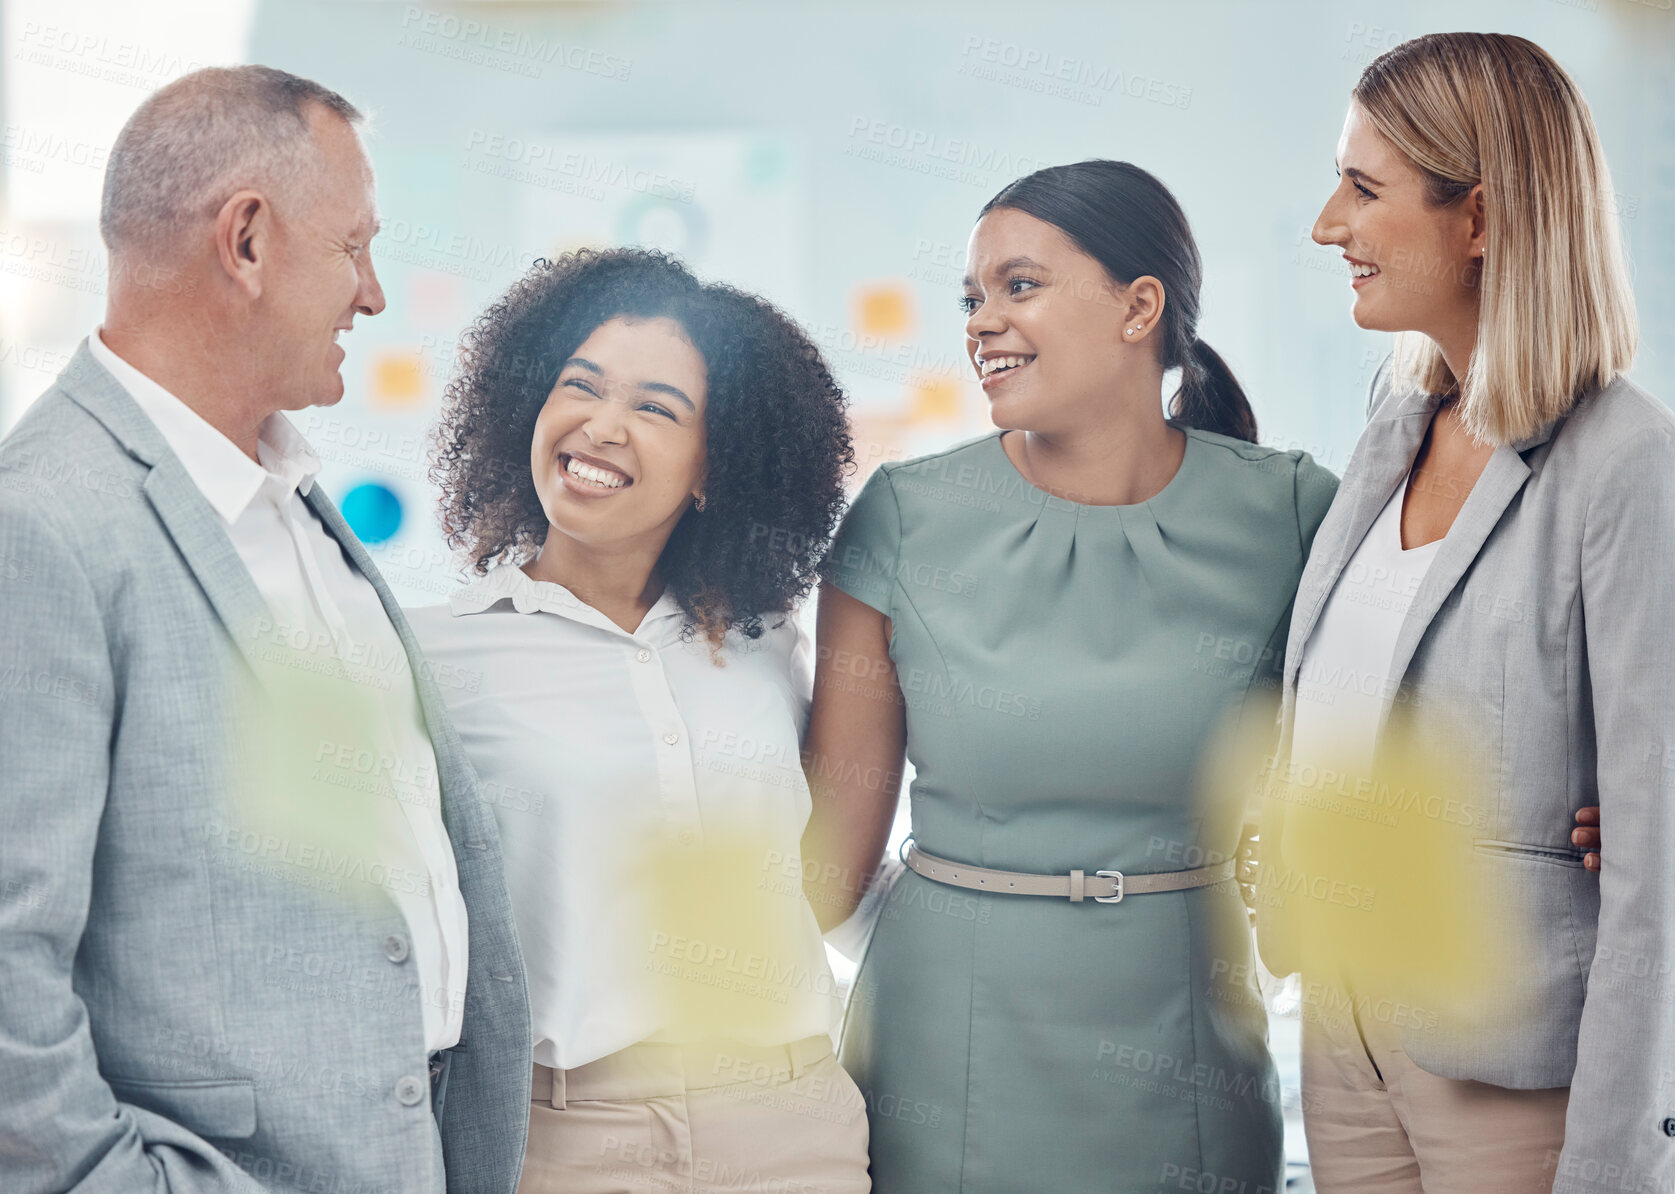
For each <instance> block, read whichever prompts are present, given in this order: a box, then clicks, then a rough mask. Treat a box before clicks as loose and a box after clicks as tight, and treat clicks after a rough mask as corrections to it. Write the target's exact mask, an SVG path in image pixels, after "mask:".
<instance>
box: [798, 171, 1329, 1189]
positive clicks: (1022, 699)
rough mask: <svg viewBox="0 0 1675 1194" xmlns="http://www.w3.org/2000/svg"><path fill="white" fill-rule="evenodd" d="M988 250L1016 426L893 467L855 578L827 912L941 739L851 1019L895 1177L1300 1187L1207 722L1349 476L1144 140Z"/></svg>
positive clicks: (985, 338)
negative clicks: (1277, 397)
mask: <svg viewBox="0 0 1675 1194" xmlns="http://www.w3.org/2000/svg"><path fill="white" fill-rule="evenodd" d="M967 259H968V262H969V265H970V269H969V273H968V275H967V277H966V279H965V283H964V294H963V298H962V305H963V307H964V309H965V310H966V311H967V312H968V315H969V320H968V322H967V324H966V337H967V345H966V347H967V350H968V353H969V355H970V358H971V361H972V364H973V367H974V368H975V369H976V370H977V372H978V373H979V374H980V375H981V377H982V385H983V389H984V391H985V393H986V394H987V396H988V398H989V402H990V412H991V415H992V417H993V419H994V422H995V425H996V427H997V428H999V429H1000V430H997V431H996V432H994V433H992V434H989V435H985V436H983V437H981V438H978V439H975V440H972V441H970V442H968V443H964V444H961V445H958V446H956V447H954V448H951V449H949V450H947V451H944V452H939V453H935V454H933V455H930V456H926V457H922V458H920V459H917V460H910V461H905V462H901V463H894V464H886V465H884V466H882V467H881V468H879V469H878V471H877V472H876V473H875V474H874V475H873V476H872V477H871V478H870V480H869V481H868V482H867V484H866V485H865V487H864V488H863V490H862V492H861V493H860V494H859V495H858V496H857V498H856V500H855V502H854V504H853V506H852V507H851V509H850V512H849V514H848V516H847V518H846V520H845V522H844V525H843V528H842V530H841V531H840V532H839V537H838V539H837V541H836V543H835V544H834V546H833V549H832V553H831V555H830V557H829V560H828V574H827V582H826V584H825V585H824V586H823V588H822V591H821V597H820V609H819V660H818V665H817V675H816V681H815V704H814V710H813V713H812V717H811V722H810V728H809V735H808V741H807V744H806V748H805V750H806V753H805V766H806V769H807V771H808V774H809V779H810V783H811V786H812V788H813V796H814V811H813V818H812V820H811V822H810V825H809V829H808V833H807V836H806V838H805V842H804V847H805V849H804V857H805V862H806V863H807V870H806V871H805V873H806V874H808V875H810V876H815V877H816V878H814V879H812V880H811V882H810V883H809V890H810V896H811V899H812V900H813V901H814V904H815V908H816V911H817V914H818V915H819V916H820V919H821V921H822V924H823V926H824V927H830V926H832V925H834V924H836V923H838V922H841V921H842V920H843V919H844V918H845V917H846V916H847V915H848V914H849V913H850V911H851V910H852V909H853V907H854V906H855V902H856V900H857V898H858V894H859V892H860V890H862V889H864V888H865V886H866V885H867V883H868V882H869V881H870V879H871V878H872V876H873V873H874V870H875V867H876V864H877V861H878V859H879V857H880V854H881V853H882V848H883V844H884V842H885V840H886V838H887V836H888V832H889V826H890V822H891V819H892V816H893V812H894V808H895V803H896V796H897V791H898V788H899V784H900V777H901V775H902V771H903V761H904V757H905V758H910V759H911V760H912V762H913V765H914V768H915V773H916V774H915V778H914V780H913V785H912V790H911V801H912V820H913V836H914V852H912V853H911V854H910V856H909V865H910V867H911V868H912V869H911V870H909V871H907V872H905V873H903V875H902V876H901V878H900V879H899V881H898V882H896V884H895V885H894V887H892V888H891V890H890V892H889V895H888V897H887V898H886V900H885V903H884V907H883V910H882V912H881V914H880V919H879V922H878V925H877V928H876V930H875V932H874V935H873V938H872V941H871V943H870V945H869V947H868V950H867V954H866V957H865V958H864V959H863V962H862V965H861V969H860V972H859V974H858V976H857V978H856V984H855V990H854V993H853V995H852V996H851V1002H850V1007H849V1013H848V1021H847V1024H846V1027H845V1030H844V1039H843V1042H842V1049H841V1058H842V1061H843V1064H844V1066H845V1067H846V1068H847V1069H848V1070H849V1071H850V1073H851V1074H852V1075H853V1076H854V1078H855V1080H856V1081H857V1083H858V1084H859V1085H860V1087H861V1089H862V1090H863V1092H864V1093H865V1095H866V1097H867V1102H868V1108H869V1114H870V1123H871V1133H872V1177H873V1183H874V1185H873V1188H874V1190H875V1191H877V1192H878V1194H930V1192H933V1191H935V1192H941V1191H962V1192H967V1194H979V1192H981V1194H991V1192H992V1194H1023V1192H1031V1194H1034V1192H1051V1194H1083V1192H1089V1194H1091V1192H1093V1191H1121V1192H1123V1194H1128V1192H1132V1191H1139V1190H1180V1189H1215V1190H1225V1191H1236V1192H1238V1194H1258V1192H1267V1194H1271V1192H1272V1191H1273V1190H1274V1189H1276V1188H1277V1187H1278V1185H1279V1182H1280V1171H1281V1166H1282V1155H1283V1150H1282V1143H1281V1125H1280V1107H1279V1100H1278V1089H1277V1087H1278V1083H1277V1080H1276V1077H1275V1071H1274V1066H1273V1062H1272V1060H1271V1058H1270V1057H1269V1054H1268V1049H1267V1043H1266V1042H1267V1025H1266V1017H1265V1015H1264V1011H1263V1007H1262V1003H1261V1000H1260V999H1259V997H1258V995H1257V993H1256V990H1255V983H1254V980H1253V975H1252V962H1251V951H1250V945H1249V938H1250V934H1249V925H1248V920H1247V915H1246V910H1245V907H1244V904H1243V902H1242V901H1241V899H1240V894H1239V890H1238V887H1237V885H1236V883H1235V882H1233V881H1232V879H1231V874H1232V863H1231V859H1232V858H1233V857H1234V855H1235V853H1236V851H1237V848H1238V844H1239V840H1240V833H1241V827H1242V824H1243V821H1244V814H1245V810H1244V808H1243V807H1242V805H1241V802H1240V801H1239V800H1237V799H1236V798H1234V797H1232V796H1230V795H1228V794H1227V793H1225V792H1223V793H1220V794H1217V793H1216V792H1214V791H1213V788H1214V785H1212V784H1209V783H1208V782H1206V778H1205V775H1204V773H1203V772H1204V766H1205V764H1204V752H1205V746H1206V744H1207V743H1208V742H1209V741H1210V740H1211V739H1212V738H1213V737H1214V735H1215V733H1216V731H1217V729H1218V727H1221V726H1223V725H1224V724H1225V723H1226V722H1227V720H1228V719H1229V718H1230V717H1235V716H1237V715H1238V713H1239V712H1240V711H1241V710H1242V709H1246V708H1250V707H1254V705H1255V704H1256V703H1255V702H1252V701H1250V698H1251V697H1252V696H1253V695H1254V694H1258V693H1262V692H1264V691H1265V690H1269V689H1271V686H1272V684H1273V679H1274V675H1275V672H1276V670H1277V668H1278V665H1279V662H1280V661H1279V654H1280V651H1281V650H1282V647H1283V642H1284V634H1285V630H1286V627H1287V624H1288V620H1289V609H1290V604H1291V600H1292V597H1293V595H1294V593H1295V592H1296V588H1297V580H1298V576H1299V574H1300V572H1301V569H1302V566H1303V561H1304V559H1305V558H1306V557H1307V555H1308V550H1309V546H1310V542H1311V540H1312V538H1313V535H1314V530H1315V527H1316V526H1317V525H1318V524H1319V522H1320V520H1321V518H1322V517H1323V516H1324V514H1325V511H1326V507H1327V505H1328V504H1329V502H1330V500H1331V497H1332V494H1333V492H1334V490H1335V488H1336V480H1335V478H1334V477H1333V476H1332V474H1331V473H1329V472H1327V471H1326V470H1324V469H1322V468H1320V467H1319V466H1318V465H1316V464H1315V463H1314V461H1312V460H1311V459H1310V458H1309V457H1308V456H1307V455H1306V454H1305V453H1302V452H1296V451H1290V452H1282V451H1276V450H1273V449H1268V448H1263V447H1259V446H1257V444H1256V443H1255V442H1254V441H1255V439H1256V426H1255V419H1254V416H1253V415H1252V413H1251V410H1250V407H1249V405H1248V404H1247V402H1246V401H1245V397H1244V394H1243V392H1242V391H1241V390H1240V388H1239V386H1238V383H1237V382H1236V381H1235V380H1234V378H1233V376H1232V374H1231V372H1230V371H1229V370H1228V368H1227V366H1226V365H1225V364H1224V363H1223V362H1222V360H1221V358H1220V357H1219V356H1217V355H1216V353H1215V352H1213V351H1212V350H1211V349H1210V348H1208V347H1207V346H1206V345H1205V344H1204V343H1203V342H1202V341H1201V340H1199V339H1198V338H1197V334H1196V325H1197V322H1198V305H1199V283H1200V274H1201V267H1200V263H1199V257H1198V252H1197V249H1196V246H1195V245H1194V243H1193V240H1192V235H1191V231H1190V229H1189V228H1188V225H1187V221H1186V218H1185V216H1184V215H1183V213H1182V212H1181V209H1180V207H1179V206H1178V204H1177V203H1176V202H1175V200H1174V197H1173V196H1172V195H1170V193H1169V192H1168V190H1167V189H1166V188H1165V187H1164V186H1163V185H1162V184H1161V183H1160V182H1158V181H1157V180H1156V179H1155V178H1153V177H1152V176H1151V175H1149V174H1147V173H1146V172H1145V171H1143V170H1140V169H1138V168H1136V167H1134V166H1131V165H1128V164H1127V163H1122V162H1110V161H1091V162H1082V163H1078V164H1076V165H1071V166H1060V167H1053V168H1050V169H1046V170H1042V171H1038V172H1037V173H1035V174H1032V175H1029V176H1028V177H1026V178H1023V179H1020V180H1019V181H1017V182H1014V183H1012V184H1011V185H1010V186H1008V187H1007V188H1006V189H1005V190H1003V191H1002V192H1001V193H1000V194H999V195H997V196H996V197H995V198H994V199H993V200H991V201H990V202H989V204H988V205H987V206H986V207H985V208H984V209H983V212H982V213H981V216H980V218H979V220H978V222H977V225H976V228H975V229H974V231H973V233H972V237H971V242H970V249H969V253H968V258H967ZM1177 368H1178V369H1180V370H1181V386H1180V389H1179V391H1178V392H1177V393H1176V394H1175V396H1174V398H1173V401H1172V404H1171V406H1170V408H1169V413H1170V415H1171V416H1172V417H1170V418H1168V419H1166V418H1165V417H1164V404H1163V381H1164V376H1165V374H1166V373H1167V372H1168V371H1170V370H1173V369H1177ZM973 868H978V869H973ZM1118 873H1120V877H1119V876H1118ZM1035 890H1038V891H1041V892H1043V893H1045V892H1052V893H1054V894H1019V893H1020V892H1022V891H1035ZM1119 895H1120V897H1121V898H1120V899H1119V898H1117V897H1118V896H1119Z"/></svg>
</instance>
